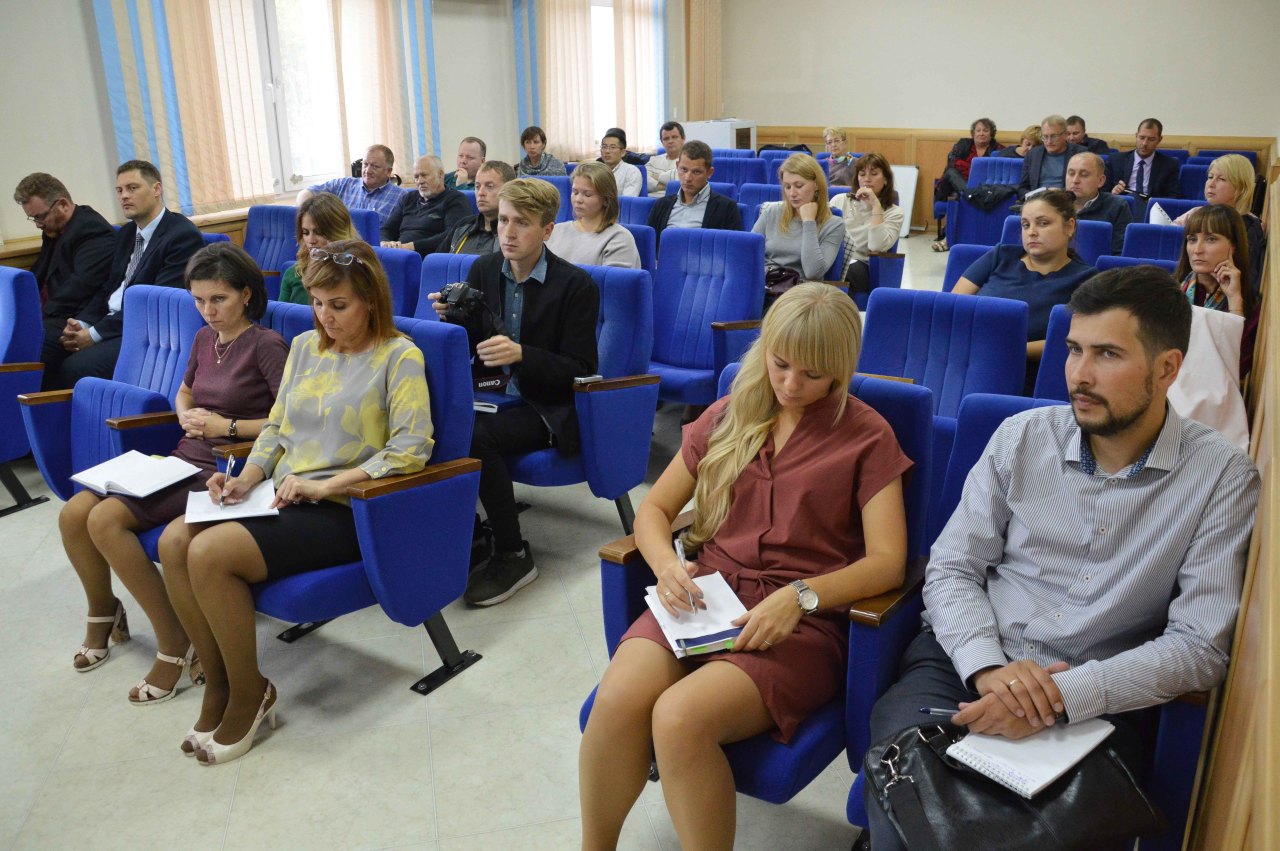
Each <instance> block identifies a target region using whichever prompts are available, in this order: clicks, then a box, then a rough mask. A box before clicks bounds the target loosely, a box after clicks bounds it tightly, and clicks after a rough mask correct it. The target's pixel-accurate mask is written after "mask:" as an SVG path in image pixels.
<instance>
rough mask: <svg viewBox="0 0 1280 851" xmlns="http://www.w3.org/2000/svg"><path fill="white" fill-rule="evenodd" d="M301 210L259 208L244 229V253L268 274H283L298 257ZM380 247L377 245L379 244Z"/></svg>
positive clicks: (252, 212)
mask: <svg viewBox="0 0 1280 851" xmlns="http://www.w3.org/2000/svg"><path fill="white" fill-rule="evenodd" d="M297 216H298V208H297V207H284V206H280V205H277V204H255V205H254V206H252V207H250V208H249V216H248V219H247V220H246V222H245V226H244V250H245V251H246V252H248V254H249V256H250V257H252V258H253V260H254V262H255V263H257V264H258V268H259V269H261V270H262V271H263V272H264V273H266V274H269V275H271V274H279V273H280V272H281V271H282V270H283V269H284V264H286V263H288V262H290V261H292V260H296V259H297V257H298V240H297V227H296V224H295V220H296V219H297ZM375 244H376V243H375Z"/></svg>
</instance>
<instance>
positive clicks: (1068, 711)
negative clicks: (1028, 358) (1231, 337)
mask: <svg viewBox="0 0 1280 851" xmlns="http://www.w3.org/2000/svg"><path fill="white" fill-rule="evenodd" d="M1070 307H1071V309H1072V312H1073V318H1072V322H1071V331H1070V334H1069V336H1068V338H1067V347H1068V358H1067V366H1066V378H1067V385H1068V387H1069V388H1070V391H1071V405H1070V407H1066V406H1057V407H1044V408H1035V409H1032V410H1030V411H1026V412H1024V413H1022V414H1018V415H1016V416H1014V417H1010V418H1009V419H1008V420H1006V421H1005V422H1004V423H1003V424H1002V425H1001V426H1000V427H999V428H998V429H997V430H996V432H995V435H994V436H993V437H992V438H991V441H990V443H989V444H988V446H987V450H986V452H985V453H984V455H983V457H982V458H980V459H979V460H978V461H977V463H975V464H974V466H973V469H972V470H970V471H969V475H968V478H967V480H966V482H965V486H964V492H963V495H962V496H961V498H960V503H959V505H958V506H957V508H956V511H955V513H954V514H953V515H952V517H951V519H950V521H949V522H948V523H947V526H946V528H945V529H944V530H943V531H942V533H941V534H940V535H939V536H938V540H937V541H936V542H935V543H934V546H933V550H932V552H931V555H930V561H929V567H928V570H927V572H926V575H925V587H924V602H925V609H926V611H925V613H924V618H923V620H924V627H923V629H922V631H921V633H920V635H919V636H917V637H916V639H915V640H914V641H913V642H912V644H911V645H910V647H909V648H908V649H907V652H906V654H905V656H904V658H903V660H902V663H901V667H900V669H899V670H900V672H901V673H900V679H899V681H898V682H897V683H896V684H895V685H894V686H892V687H891V688H890V689H889V691H888V692H886V693H885V695H884V696H883V697H882V698H881V699H880V700H879V701H878V702H877V704H876V707H875V709H874V711H873V713H872V721H871V734H872V735H871V738H872V740H873V741H878V740H880V739H883V738H884V737H886V736H890V735H892V734H894V733H896V732H898V731H900V730H902V729H905V728H907V727H911V726H915V725H918V724H921V723H924V722H925V721H926V719H924V718H922V716H921V715H920V714H919V709H920V707H922V706H929V707H947V708H952V707H955V708H956V709H957V711H956V713H955V714H954V715H953V716H951V719H950V720H951V722H952V723H953V724H956V725H959V726H963V727H967V728H968V729H969V730H970V731H974V732H982V733H987V734H992V735H1002V736H1007V737H1009V738H1014V739H1019V738H1024V737H1026V736H1031V735H1034V734H1035V733H1037V732H1040V731H1041V730H1044V729H1046V728H1047V727H1051V726H1053V725H1054V724H1055V723H1068V724H1069V723H1073V722H1077V721H1083V720H1085V719H1088V718H1093V717H1096V716H1100V715H1105V716H1107V717H1108V718H1109V720H1112V721H1113V722H1114V723H1116V727H1117V729H1116V732H1115V733H1114V734H1112V737H1111V739H1110V740H1109V741H1110V743H1111V744H1112V745H1113V746H1114V747H1115V748H1116V749H1117V752H1119V753H1120V754H1122V755H1124V756H1126V757H1127V759H1128V761H1129V762H1130V766H1131V768H1132V769H1133V770H1134V772H1135V774H1136V775H1138V776H1141V775H1142V773H1143V772H1144V771H1145V769H1146V767H1147V766H1146V765H1145V760H1144V759H1143V757H1142V754H1143V753H1144V751H1145V749H1146V744H1147V741H1148V740H1147V737H1148V736H1149V735H1150V733H1151V728H1152V727H1153V726H1154V722H1153V720H1152V719H1151V717H1150V716H1149V713H1139V712H1138V710H1143V709H1145V708H1148V707H1154V706H1157V705H1158V704H1161V703H1164V702H1167V701H1169V700H1172V699H1173V698H1175V697H1177V696H1178V695H1180V694H1184V693H1186V692H1192V691H1203V690H1206V689H1211V688H1213V687H1214V686H1216V685H1217V684H1218V683H1220V682H1221V681H1222V679H1223V677H1224V676H1225V674H1226V667H1227V659H1228V652H1229V649H1230V642H1231V634H1232V630H1233V628H1234V624H1235V619H1236V612H1237V610H1238V608H1239V601H1240V593H1241V585H1242V579H1243V575H1244V565H1245V558H1246V555H1247V553H1248V547H1249V535H1250V531H1251V529H1252V526H1253V519H1254V514H1255V510H1256V507H1257V500H1258V490H1259V479H1258V472H1257V470H1256V469H1255V468H1254V466H1253V463H1252V462H1251V461H1250V460H1249V458H1248V457H1247V456H1246V455H1245V454H1244V453H1243V452H1241V451H1240V450H1239V449H1238V448H1237V447H1235V446H1234V445H1233V444H1231V443H1230V442H1228V441H1227V440H1226V439H1225V438H1223V437H1222V436H1221V435H1220V434H1218V433H1217V432H1216V431H1213V430H1211V429H1209V428H1207V427H1205V426H1203V425H1200V424H1199V423H1196V422H1193V421H1192V420H1189V419H1185V418H1183V417H1182V416H1180V415H1179V414H1178V413H1177V412H1176V411H1174V410H1173V408H1172V407H1171V406H1169V405H1168V404H1167V403H1166V400H1165V394H1166V392H1167V391H1168V388H1169V386H1170V385H1171V384H1172V383H1173V381H1174V379H1175V378H1176V377H1177V375H1178V371H1179V369H1180V368H1181V366H1182V360H1183V357H1184V355H1185V354H1186V349H1187V343H1188V339H1189V337H1190V329H1191V308H1190V306H1189V305H1188V303H1187V301H1186V299H1185V298H1184V297H1183V296H1182V294H1181V293H1180V292H1179V290H1178V288H1177V287H1176V286H1175V284H1174V283H1173V281H1172V280H1171V279H1170V278H1169V276H1168V275H1166V274H1164V273H1163V272H1160V271H1159V270H1157V269H1155V268H1153V267H1149V266H1143V267H1129V268H1123V269H1115V270H1111V271H1108V272H1105V273H1103V274H1100V275H1098V276H1096V277H1094V278H1093V279H1091V280H1089V281H1087V282H1086V283H1084V284H1083V285H1081V287H1080V288H1079V289H1078V290H1077V291H1076V293H1075V294H1074V295H1073V296H1072V299H1071V304H1070ZM961 439H963V435H961ZM866 788H867V790H868V795H867V800H866V801H865V803H866V807H867V815H868V817H869V818H870V820H871V828H872V838H871V842H872V847H873V848H876V849H881V848H900V847H902V846H901V845H899V844H898V836H897V834H896V832H895V830H894V828H893V826H892V824H891V823H890V822H889V821H888V818H887V816H886V815H885V813H884V810H883V809H882V807H881V805H880V803H879V802H878V801H875V800H872V793H871V792H870V786H869V785H868V786H867V787H866Z"/></svg>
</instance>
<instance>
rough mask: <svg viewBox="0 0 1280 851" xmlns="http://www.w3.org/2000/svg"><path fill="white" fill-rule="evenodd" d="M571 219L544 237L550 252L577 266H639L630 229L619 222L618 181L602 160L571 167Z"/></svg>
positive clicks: (632, 267) (637, 252) (634, 241)
mask: <svg viewBox="0 0 1280 851" xmlns="http://www.w3.org/2000/svg"><path fill="white" fill-rule="evenodd" d="M572 200H573V221H572V222H563V223H561V224H558V225H556V227H555V229H554V230H552V231H551V238H550V239H548V240H547V248H548V249H549V250H550V251H551V253H552V254H554V255H556V256H557V257H559V258H561V259H562V260H568V261H569V262H570V263H576V264H578V265H579V266H582V265H588V266H621V267H622V268H624V269H639V268H640V252H639V251H637V250H636V240H635V237H633V236H632V235H631V231H629V230H627V229H626V228H624V227H623V226H622V225H620V224H618V184H617V182H616V181H615V180H614V179H613V172H612V171H610V170H609V167H608V166H606V165H604V164H603V163H592V162H586V163H581V164H579V165H578V167H577V168H575V169H574V170H573V195H572Z"/></svg>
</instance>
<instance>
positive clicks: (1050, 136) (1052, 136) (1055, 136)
mask: <svg viewBox="0 0 1280 851" xmlns="http://www.w3.org/2000/svg"><path fill="white" fill-rule="evenodd" d="M1065 135H1066V134H1065V133H1045V134H1043V135H1042V136H1041V137H1040V138H1041V139H1043V140H1044V141H1046V142H1056V141H1058V140H1059V139H1061V138H1062V137H1063V136H1065Z"/></svg>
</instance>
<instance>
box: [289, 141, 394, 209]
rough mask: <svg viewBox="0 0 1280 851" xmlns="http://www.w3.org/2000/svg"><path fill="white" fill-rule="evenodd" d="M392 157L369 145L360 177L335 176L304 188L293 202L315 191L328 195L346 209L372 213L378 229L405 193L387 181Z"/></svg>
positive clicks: (385, 147) (385, 149)
mask: <svg viewBox="0 0 1280 851" xmlns="http://www.w3.org/2000/svg"><path fill="white" fill-rule="evenodd" d="M395 164H396V157H395V154H393V153H391V149H390V148H388V147H387V146H386V145H371V146H370V147H369V150H367V151H365V152H364V163H363V165H362V166H361V169H360V177H335V178H334V179H333V180H327V181H325V182H324V183H317V184H316V185H315V186H308V187H307V188H306V189H304V190H302V191H301V192H299V193H298V198H297V203H299V204H301V203H302V202H303V201H305V200H307V199H308V198H310V197H311V196H312V195H314V194H315V193H317V192H332V193H333V194H334V195H337V196H338V197H339V198H341V199H342V203H344V204H346V205H347V209H348V210H373V211H374V212H375V213H377V214H378V226H379V227H381V226H382V225H384V224H386V223H387V219H388V218H389V217H390V216H391V213H392V212H393V211H394V210H395V208H396V205H397V204H399V203H400V196H401V195H403V194H404V192H405V190H403V189H401V188H400V187H399V186H397V185H396V184H394V183H392V182H391V174H392V171H393V169H394V168H395Z"/></svg>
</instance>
